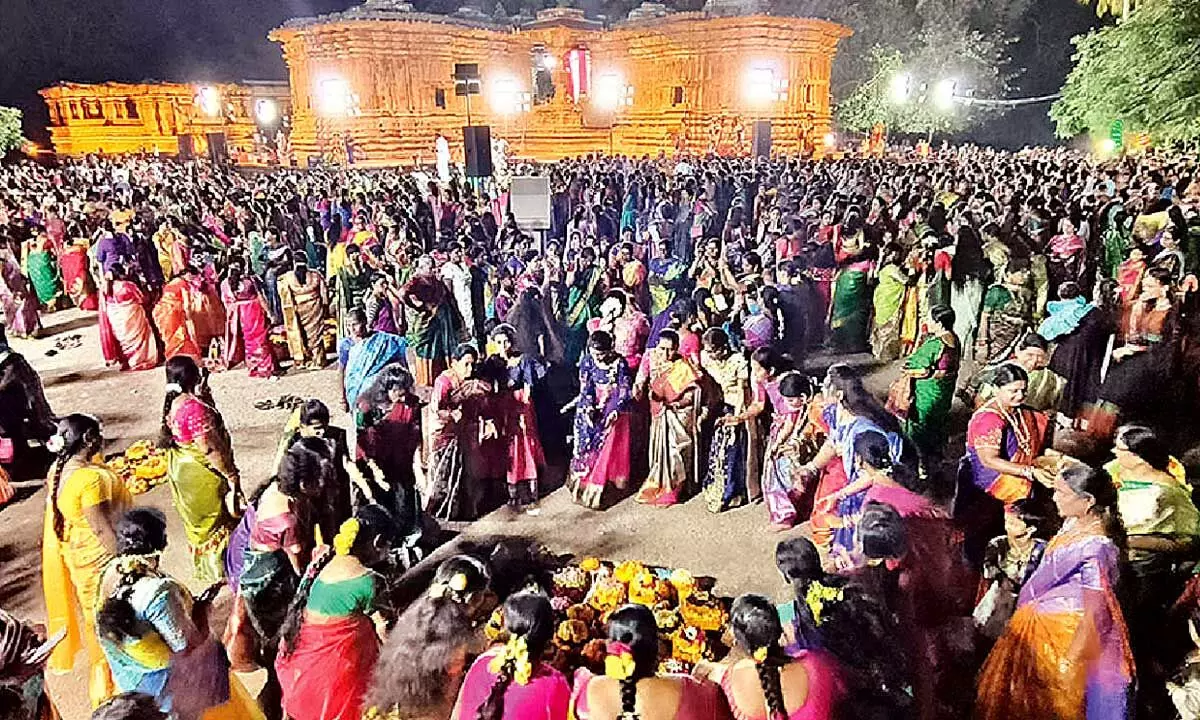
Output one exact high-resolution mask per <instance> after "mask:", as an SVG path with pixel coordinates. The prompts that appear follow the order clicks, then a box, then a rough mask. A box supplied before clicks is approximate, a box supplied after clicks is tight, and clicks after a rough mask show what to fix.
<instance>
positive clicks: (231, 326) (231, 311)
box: [221, 263, 275, 378]
mask: <svg viewBox="0 0 1200 720" xmlns="http://www.w3.org/2000/svg"><path fill="white" fill-rule="evenodd" d="M242 273H243V268H242V266H241V264H240V263H231V264H230V266H229V275H228V277H226V278H225V280H224V282H222V283H221V301H222V302H223V303H224V304H225V367H227V368H231V367H233V366H235V365H237V364H238V363H240V362H242V361H243V360H245V361H246V369H247V370H248V371H249V372H250V377H259V378H266V377H271V376H272V375H274V374H275V358H274V356H273V355H272V354H271V337H270V326H271V323H270V321H269V320H268V319H267V304H266V300H265V299H264V298H263V296H262V293H261V292H260V291H259V288H258V282H257V281H256V280H255V279H254V278H253V277H251V276H246V275H243V274H242Z"/></svg>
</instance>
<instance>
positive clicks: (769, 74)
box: [745, 67, 775, 105]
mask: <svg viewBox="0 0 1200 720" xmlns="http://www.w3.org/2000/svg"><path fill="white" fill-rule="evenodd" d="M745 90H746V100H748V101H749V102H750V103H751V104H752V105H766V104H767V103H769V102H771V101H772V100H774V99H775V71H774V70H773V69H771V68H769V67H752V68H750V72H748V73H747V74H746V88H745Z"/></svg>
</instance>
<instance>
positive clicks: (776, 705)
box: [755, 650, 787, 720]
mask: <svg viewBox="0 0 1200 720" xmlns="http://www.w3.org/2000/svg"><path fill="white" fill-rule="evenodd" d="M783 662H786V661H783ZM780 665H781V660H780V658H779V657H778V653H777V651H775V650H772V651H771V653H770V655H768V656H767V659H766V660H764V661H763V662H760V663H758V664H757V665H756V666H755V667H756V669H757V670H758V684H759V685H760V686H762V691H763V698H765V699H766V702H767V720H787V708H786V706H784V704H783V683H782V682H781V681H780V679H779V668H780Z"/></svg>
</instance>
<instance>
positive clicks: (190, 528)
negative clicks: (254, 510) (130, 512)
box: [160, 355, 243, 585]
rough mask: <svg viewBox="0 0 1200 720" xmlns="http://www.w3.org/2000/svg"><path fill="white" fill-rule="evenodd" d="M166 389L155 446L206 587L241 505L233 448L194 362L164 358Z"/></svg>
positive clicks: (216, 577)
mask: <svg viewBox="0 0 1200 720" xmlns="http://www.w3.org/2000/svg"><path fill="white" fill-rule="evenodd" d="M166 389H167V396H166V401H165V402H164V403H163V428H162V439H161V441H160V445H161V446H162V447H163V449H164V450H166V451H167V453H166V454H167V478H168V480H169V481H170V485H171V497H172V499H173V500H174V504H175V509H176V510H177V511H178V512H179V516H180V519H181V520H183V527H184V531H185V533H186V535H187V540H188V545H189V547H190V548H191V551H192V561H193V564H194V572H195V574H196V579H197V580H198V581H199V582H201V583H202V584H205V585H207V584H211V583H215V582H219V581H220V580H221V579H223V578H224V577H225V549H226V547H227V546H228V544H229V535H230V533H231V532H232V531H233V528H234V527H235V526H236V525H237V516H238V515H240V507H241V505H242V504H243V501H242V496H241V487H240V482H239V478H238V471H237V466H236V465H234V461H233V446H232V444H231V442H230V439H229V433H228V432H227V431H226V430H225V423H224V421H223V420H222V419H221V415H220V413H218V412H217V409H216V407H215V406H214V405H213V402H212V396H211V394H210V393H209V390H208V383H207V378H206V377H205V376H202V375H201V373H200V368H199V367H198V366H197V365H196V361H195V360H193V359H192V358H190V357H187V356H183V355H179V356H176V357H173V358H171V359H170V360H168V361H167V388H166Z"/></svg>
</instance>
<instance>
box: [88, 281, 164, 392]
mask: <svg viewBox="0 0 1200 720" xmlns="http://www.w3.org/2000/svg"><path fill="white" fill-rule="evenodd" d="M110 275H111V276H112V280H111V281H109V283H108V288H107V289H106V291H105V293H104V295H103V297H102V298H101V302H100V316H99V317H100V347H101V349H102V351H103V352H104V362H105V363H107V364H109V365H118V366H120V368H121V370H122V371H124V370H149V369H150V368H153V367H155V366H157V365H158V342H157V341H156V340H155V339H154V328H153V327H152V326H151V325H150V320H149V318H147V317H146V296H145V295H143V294H142V291H141V288H139V287H138V286H137V285H136V284H134V283H133V282H130V281H129V280H128V279H126V272H125V268H124V267H122V266H121V265H120V264H119V263H118V264H116V265H113V267H112V270H111V271H110Z"/></svg>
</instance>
